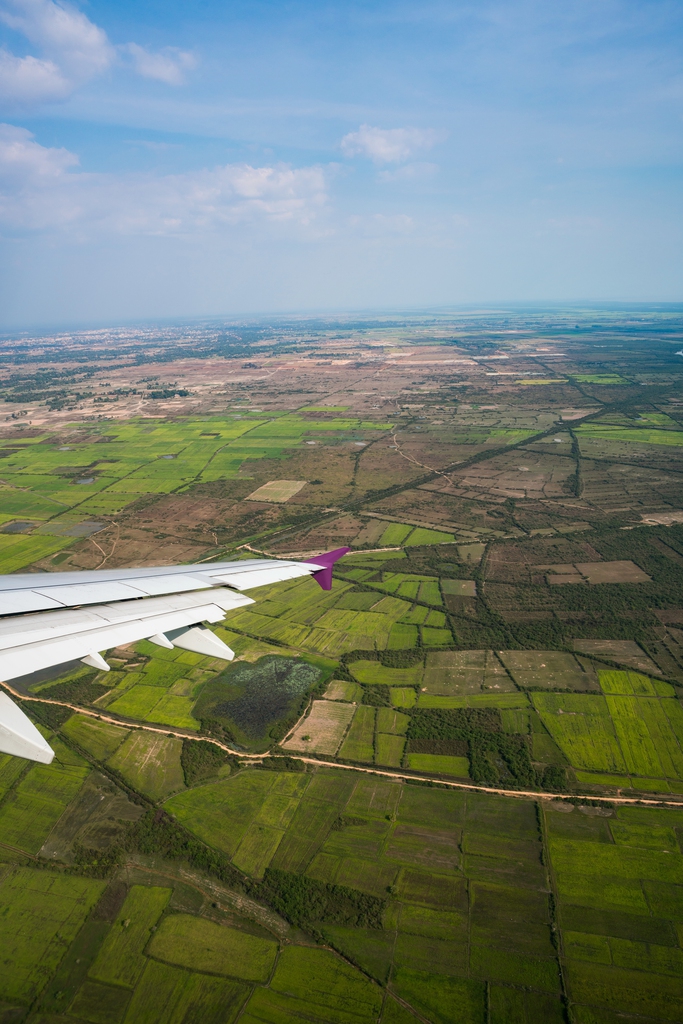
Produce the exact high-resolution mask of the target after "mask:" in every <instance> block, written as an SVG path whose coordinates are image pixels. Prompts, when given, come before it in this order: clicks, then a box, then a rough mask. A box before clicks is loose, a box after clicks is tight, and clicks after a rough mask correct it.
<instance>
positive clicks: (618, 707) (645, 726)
mask: <svg viewBox="0 0 683 1024" xmlns="http://www.w3.org/2000/svg"><path fill="white" fill-rule="evenodd" d="M601 675H602V676H609V677H610V678H609V679H608V680H607V681H605V680H604V679H602V680H601V682H602V684H603V689H604V688H605V685H606V686H607V687H610V688H615V687H616V688H621V689H624V688H625V686H626V685H633V684H630V683H629V682H628V680H629V677H631V676H633V675H634V673H626V672H623V673H620V672H610V673H601ZM620 676H624V677H625V682H624V681H621V680H620V679H619V678H618V677H620ZM646 682H650V688H651V689H654V684H655V683H657V685H658V686H660V687H661V685H662V684H661V683H659V681H656V680H653V681H647V680H646ZM636 685H638V686H639V687H640V688H641V689H645V688H646V687H645V683H641V682H637V683H636ZM530 696H531V699H532V702H533V705H534V707H535V708H536V710H537V711H538V713H539V715H540V717H541V719H542V721H543V724H544V725H545V727H546V728H547V729H548V731H549V733H550V735H551V736H552V737H553V739H554V740H555V742H556V743H557V745H558V746H559V748H560V749H561V750H562V751H563V753H564V754H565V756H566V757H567V759H568V761H569V762H570V763H571V764H573V765H574V766H575V767H576V768H579V769H585V770H590V771H595V772H603V773H608V774H609V773H614V774H623V775H631V776H632V777H633V778H634V779H635V778H636V777H637V776H640V777H642V778H643V780H644V781H646V780H647V779H661V780H663V779H673V780H681V779H683V750H682V749H681V742H683V711H682V709H681V707H680V704H679V702H678V701H677V700H676V699H675V698H671V697H655V696H639V697H636V696H626V695H623V696H622V695H618V694H614V693H609V692H608V693H606V694H605V695H604V696H598V695H595V696H593V695H592V694H591V695H588V694H585V695H584V694H566V695H565V694H540V693H533V694H531V695H530Z"/></svg>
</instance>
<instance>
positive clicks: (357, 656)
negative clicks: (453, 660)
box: [335, 648, 424, 681]
mask: <svg viewBox="0 0 683 1024" xmlns="http://www.w3.org/2000/svg"><path fill="white" fill-rule="evenodd" d="M423 660H424V651H419V650H415V649H414V648H412V649H410V650H408V649H406V650H402V651H347V652H346V653H345V654H342V656H341V661H340V666H339V668H340V669H346V666H347V665H351V664H352V663H353V662H354V661H377V662H379V664H380V665H384V667H385V668H410V667H411V666H412V665H416V664H417V663H418V662H420V661H423ZM346 671H347V672H348V669H346ZM335 674H336V676H337V678H338V679H341V678H342V676H340V675H339V669H337V671H336V673H335ZM343 678H346V677H345V676H344V677H343ZM349 679H350V680H353V677H352V676H349ZM353 681H355V680H353Z"/></svg>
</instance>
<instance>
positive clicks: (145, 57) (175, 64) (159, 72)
mask: <svg viewBox="0 0 683 1024" xmlns="http://www.w3.org/2000/svg"><path fill="white" fill-rule="evenodd" d="M122 50H123V51H124V52H125V53H127V54H129V55H130V56H131V57H132V59H133V64H134V66H135V70H136V71H137V73H138V74H139V75H142V76H143V77H144V78H155V79H156V80H157V81H158V82H165V83H166V85H182V84H183V82H184V81H185V72H186V71H192V69H193V68H195V67H196V66H197V60H196V58H195V57H194V56H193V54H191V53H187V52H186V51H185V50H178V49H176V47H174V46H169V47H167V48H166V49H165V50H161V51H160V52H159V53H151V52H150V51H149V50H146V49H145V48H144V46H138V44H137V43H128V44H127V45H126V46H124V47H122Z"/></svg>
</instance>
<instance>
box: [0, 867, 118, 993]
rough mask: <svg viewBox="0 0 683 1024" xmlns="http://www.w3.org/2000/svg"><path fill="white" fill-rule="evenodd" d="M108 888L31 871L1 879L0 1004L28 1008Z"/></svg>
mask: <svg viewBox="0 0 683 1024" xmlns="http://www.w3.org/2000/svg"><path fill="white" fill-rule="evenodd" d="M103 889H104V883H103V882H99V881H95V880H91V879H85V878H73V877H69V876H66V875H56V874H50V873H48V872H45V871H36V870H33V869H31V868H22V867H15V868H13V869H10V870H7V869H5V873H4V877H0V908H2V909H1V911H0V948H1V949H2V963H3V970H2V971H1V972H0V999H1V1000H4V1001H5V1002H6V1003H8V1004H10V1005H16V1003H19V1004H23V1005H26V1004H29V1003H31V1002H32V1001H33V999H35V997H36V996H37V995H38V994H39V993H40V992H41V991H42V990H43V988H44V987H45V985H46V984H47V982H48V981H49V980H50V978H51V977H52V975H53V973H54V971H55V969H56V968H57V965H58V964H59V962H60V960H61V959H62V957H63V955H64V951H65V949H66V948H68V946H69V945H70V944H71V942H73V940H74V939H75V938H76V934H77V933H78V931H79V929H80V927H81V925H82V924H83V922H84V921H85V919H86V917H87V915H88V913H89V912H90V910H91V908H92V906H93V904H94V903H95V902H96V900H97V899H98V897H99V896H100V895H101V893H102V890H103Z"/></svg>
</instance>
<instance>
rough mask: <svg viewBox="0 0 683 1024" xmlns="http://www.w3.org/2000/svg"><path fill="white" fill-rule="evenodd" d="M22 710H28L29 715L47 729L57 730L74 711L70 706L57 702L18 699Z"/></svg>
mask: <svg viewBox="0 0 683 1024" xmlns="http://www.w3.org/2000/svg"><path fill="white" fill-rule="evenodd" d="M17 704H19V705H20V707H21V710H22V711H24V712H26V714H27V715H28V717H29V718H30V719H31V720H32V721H33V722H37V723H38V724H39V725H44V726H45V727H46V728H47V729H53V730H57V729H59V728H60V727H61V726H62V725H64V723H65V722H66V720H67V718H71V716H72V715H73V711H72V710H71V709H70V708H60V707H59V706H58V705H56V704H38V703H37V702H36V701H32V700H31V701H28V700H25V701H17Z"/></svg>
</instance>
